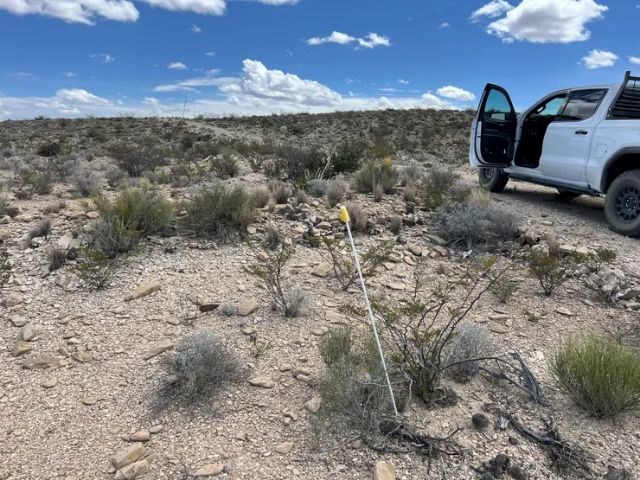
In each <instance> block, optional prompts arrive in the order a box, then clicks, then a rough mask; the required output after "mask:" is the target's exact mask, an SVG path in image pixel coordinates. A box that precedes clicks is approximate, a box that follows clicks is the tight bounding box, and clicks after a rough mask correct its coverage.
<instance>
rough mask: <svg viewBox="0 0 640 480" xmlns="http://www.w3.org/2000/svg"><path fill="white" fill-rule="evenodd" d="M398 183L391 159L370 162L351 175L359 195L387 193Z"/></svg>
mask: <svg viewBox="0 0 640 480" xmlns="http://www.w3.org/2000/svg"><path fill="white" fill-rule="evenodd" d="M397 181H398V171H397V170H396V169H395V167H394V166H393V164H392V161H391V158H390V157H388V158H385V159H384V160H375V161H370V162H368V163H366V164H365V165H363V166H362V167H361V168H360V169H359V170H358V171H357V172H355V173H354V174H353V183H354V185H355V187H356V190H358V192H360V193H374V192H376V191H377V192H380V191H382V192H383V193H388V192H390V191H391V190H392V189H393V188H394V187H395V186H396V183H397Z"/></svg>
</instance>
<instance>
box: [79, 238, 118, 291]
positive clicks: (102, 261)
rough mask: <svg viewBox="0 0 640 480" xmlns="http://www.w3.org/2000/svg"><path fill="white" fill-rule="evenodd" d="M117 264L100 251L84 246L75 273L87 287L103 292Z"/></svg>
mask: <svg viewBox="0 0 640 480" xmlns="http://www.w3.org/2000/svg"><path fill="white" fill-rule="evenodd" d="M114 270H115V264H114V262H113V261H112V260H110V259H109V258H108V257H107V256H106V255H105V254H104V253H102V252H101V251H100V250H95V249H93V248H89V247H86V246H83V247H81V248H80V252H79V256H78V263H76V265H75V267H74V269H73V271H74V273H75V274H76V275H77V276H78V278H79V279H80V280H81V281H82V282H83V283H84V285H85V286H87V287H89V288H91V289H94V290H102V289H103V288H106V287H107V286H108V285H109V282H110V281H111V278H112V277H113V274H114Z"/></svg>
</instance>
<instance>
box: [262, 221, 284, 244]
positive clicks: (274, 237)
mask: <svg viewBox="0 0 640 480" xmlns="http://www.w3.org/2000/svg"><path fill="white" fill-rule="evenodd" d="M281 244H282V237H281V236H280V232H279V231H278V229H277V228H276V227H274V226H273V225H269V226H268V227H267V229H266V231H265V236H264V241H263V245H264V246H265V248H267V249H268V250H275V249H276V248H278V247H279V246H280V245H281Z"/></svg>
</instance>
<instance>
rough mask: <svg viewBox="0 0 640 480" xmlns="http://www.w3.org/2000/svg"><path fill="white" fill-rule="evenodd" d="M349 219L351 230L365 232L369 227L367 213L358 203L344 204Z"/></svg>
mask: <svg viewBox="0 0 640 480" xmlns="http://www.w3.org/2000/svg"><path fill="white" fill-rule="evenodd" d="M346 208H347V211H348V212H349V218H350V219H351V230H352V231H353V232H357V233H367V229H368V227H369V215H367V212H365V211H364V209H363V208H362V206H361V205H360V204H358V203H348V204H347V205H346Z"/></svg>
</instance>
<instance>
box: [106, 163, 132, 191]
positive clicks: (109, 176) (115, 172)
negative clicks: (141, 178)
mask: <svg viewBox="0 0 640 480" xmlns="http://www.w3.org/2000/svg"><path fill="white" fill-rule="evenodd" d="M128 177H129V175H128V174H127V172H125V171H123V170H122V169H121V168H120V167H118V166H117V165H109V166H108V167H107V168H106V170H105V171H104V178H105V179H106V181H107V185H109V186H110V187H111V188H116V187H119V186H120V185H121V184H122V182H123V181H124V180H126V179H127V178H128Z"/></svg>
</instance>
